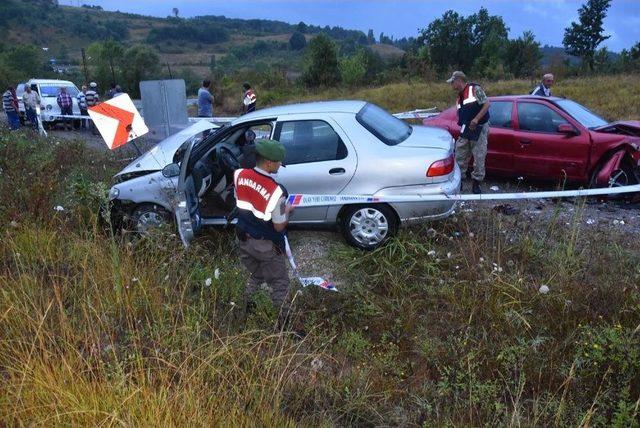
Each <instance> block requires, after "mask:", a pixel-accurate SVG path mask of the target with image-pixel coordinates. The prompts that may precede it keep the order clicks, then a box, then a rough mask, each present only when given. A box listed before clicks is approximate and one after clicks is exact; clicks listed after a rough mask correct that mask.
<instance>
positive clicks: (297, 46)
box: [289, 31, 307, 51]
mask: <svg viewBox="0 0 640 428" xmlns="http://www.w3.org/2000/svg"><path fill="white" fill-rule="evenodd" d="M306 46H307V39H306V38H305V37H304V34H302V33H301V32H299V31H296V32H295V33H293V34H292V35H291V38H290V39H289V48H290V49H291V50H292V51H300V50H302V49H304V48H305V47H306Z"/></svg>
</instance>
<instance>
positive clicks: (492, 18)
mask: <svg viewBox="0 0 640 428" xmlns="http://www.w3.org/2000/svg"><path fill="white" fill-rule="evenodd" d="M469 20H470V21H471V24H472V25H473V31H472V35H473V37H472V43H473V47H474V53H475V54H476V58H475V59H474V61H473V68H472V70H471V73H472V74H476V75H482V76H486V77H490V78H493V79H495V78H502V77H504V68H503V58H504V56H505V51H506V48H507V43H508V42H509V37H508V34H509V28H508V27H507V26H506V24H505V23H504V21H503V19H502V17H500V16H496V15H489V12H488V11H487V9H485V8H484V7H481V8H480V10H479V11H478V13H476V14H474V15H471V16H470V17H469Z"/></svg>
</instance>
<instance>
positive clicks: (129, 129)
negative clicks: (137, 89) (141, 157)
mask: <svg viewBox="0 0 640 428" xmlns="http://www.w3.org/2000/svg"><path fill="white" fill-rule="evenodd" d="M89 116H91V120H93V123H94V124H95V126H96V128H98V131H100V135H102V138H103V139H104V141H105V143H107V146H109V148H110V149H111V150H113V149H116V148H118V147H120V146H122V145H124V144H127V143H128V142H129V141H131V140H133V139H136V138H138V137H140V136H142V135H144V134H146V133H147V132H149V128H147V125H146V124H145V123H144V120H143V119H142V116H140V113H139V112H138V110H137V109H136V106H135V105H133V101H131V98H130V97H129V95H127V94H122V95H118V96H117V97H115V98H112V99H110V100H109V101H105V102H103V103H100V104H98V105H97V106H94V107H89Z"/></svg>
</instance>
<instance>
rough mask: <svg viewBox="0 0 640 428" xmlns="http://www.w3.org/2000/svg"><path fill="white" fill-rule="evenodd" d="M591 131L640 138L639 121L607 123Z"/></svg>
mask: <svg viewBox="0 0 640 428" xmlns="http://www.w3.org/2000/svg"><path fill="white" fill-rule="evenodd" d="M593 130H594V131H596V132H606V133H609V134H622V135H631V136H634V137H640V121H637V120H619V121H617V122H611V123H607V124H606V125H604V126H600V127H598V128H594V129H593Z"/></svg>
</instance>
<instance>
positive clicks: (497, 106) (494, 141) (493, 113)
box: [485, 100, 516, 175]
mask: <svg viewBox="0 0 640 428" xmlns="http://www.w3.org/2000/svg"><path fill="white" fill-rule="evenodd" d="M513 107H514V106H513V101H498V100H496V101H493V100H492V101H491V104H490V105H489V114H490V119H489V124H490V125H489V138H488V146H487V158H486V160H485V168H486V170H487V173H489V174H493V175H512V174H513V171H512V170H513V156H514V151H515V150H516V147H515V144H514V141H515V140H514V136H513V123H514V121H513V120H512V117H513V115H514V114H515V113H514V111H513V109H514V108H513Z"/></svg>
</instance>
